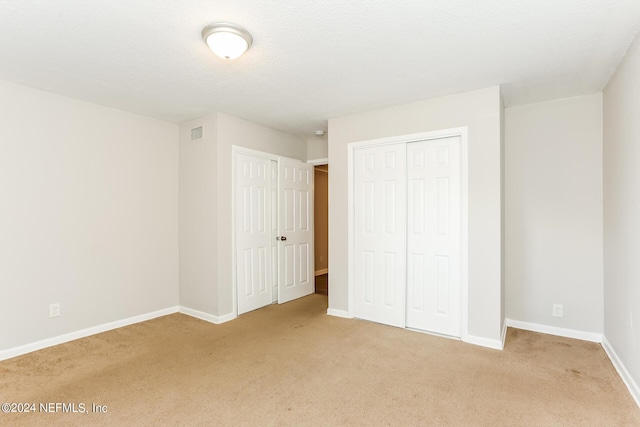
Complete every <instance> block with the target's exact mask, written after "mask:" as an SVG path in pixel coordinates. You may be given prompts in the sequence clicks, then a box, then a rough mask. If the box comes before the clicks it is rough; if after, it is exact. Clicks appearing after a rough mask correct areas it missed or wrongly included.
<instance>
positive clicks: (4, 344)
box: [0, 82, 178, 350]
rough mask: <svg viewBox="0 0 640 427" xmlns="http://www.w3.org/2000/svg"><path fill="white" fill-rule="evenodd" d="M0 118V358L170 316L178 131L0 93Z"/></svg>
mask: <svg viewBox="0 0 640 427" xmlns="http://www.w3.org/2000/svg"><path fill="white" fill-rule="evenodd" d="M0 117H2V126H0V195H1V197H2V198H1V199H0V350H3V349H9V348H14V347H17V346H21V345H25V344H30V343H33V342H36V341H39V340H43V339H46V338H52V337H56V336H59V335H62V334H66V333H70V332H74V331H77V330H80V329H83V328H89V327H92V326H96V325H100V324H103V323H106V322H111V321H115V320H122V319H125V318H128V317H132V316H135V315H141V314H147V313H150V312H153V311H156V310H160V309H165V308H169V307H175V306H176V304H177V300H178V251H177V248H178V126H176V125H174V124H170V123H166V122H162V121H158V120H153V119H149V118H145V117H141V116H137V115H134V114H129V113H124V112H120V111H115V110H113V109H110V108H105V107H101V106H98V105H94V104H89V103H86V102H81V101H77V100H74V99H70V98H65V97H61V96H57V95H53V94H49V93H46V92H41V91H37V90H34V89H29V88H26V87H22V86H18V85H15V84H11V83H6V82H0ZM50 303H60V304H61V316H60V317H57V318H49V317H48V314H49V304H50Z"/></svg>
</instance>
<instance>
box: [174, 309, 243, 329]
mask: <svg viewBox="0 0 640 427" xmlns="http://www.w3.org/2000/svg"><path fill="white" fill-rule="evenodd" d="M178 311H179V312H180V313H182V314H186V315H187V316H191V317H195V318H196V319H200V320H205V321H207V322H210V323H215V324H216V325H219V324H221V323H224V322H228V321H229V320H233V319H235V318H236V317H238V316H236V314H235V313H229V314H225V315H224V316H214V315H213V314H209V313H205V312H203V311H199V310H194V309H193V308H189V307H184V306H180V307H179V309H178Z"/></svg>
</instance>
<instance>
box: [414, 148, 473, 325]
mask: <svg viewBox="0 0 640 427" xmlns="http://www.w3.org/2000/svg"><path fill="white" fill-rule="evenodd" d="M460 160H461V159H460V138H459V137H452V138H443V139H437V140H429V141H421V142H415V143H409V144H407V189H408V194H409V198H408V200H407V209H408V211H407V224H408V225H407V254H408V265H407V281H408V286H407V327H410V328H415V329H421V330H426V331H430V332H436V333H440V334H445V335H451V336H456V337H459V336H460V335H461V283H462V282H461V278H462V273H461V187H460V184H461V182H460V178H461V175H460V173H461V170H460V167H461V166H460Z"/></svg>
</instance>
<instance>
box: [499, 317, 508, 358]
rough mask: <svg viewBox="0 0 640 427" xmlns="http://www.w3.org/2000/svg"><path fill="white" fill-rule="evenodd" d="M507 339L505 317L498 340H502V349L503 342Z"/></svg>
mask: <svg viewBox="0 0 640 427" xmlns="http://www.w3.org/2000/svg"><path fill="white" fill-rule="evenodd" d="M506 340H507V319H504V322H503V323H502V333H501V334H500V341H502V350H504V343H505V341H506Z"/></svg>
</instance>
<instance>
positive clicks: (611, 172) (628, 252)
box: [604, 39, 640, 404]
mask: <svg viewBox="0 0 640 427" xmlns="http://www.w3.org/2000/svg"><path fill="white" fill-rule="evenodd" d="M639 218H640V39H636V41H635V42H634V43H633V45H632V46H631V48H630V49H629V52H628V53H627V56H626V58H625V59H624V60H623V62H622V64H621V65H620V66H619V68H618V70H617V71H616V73H615V74H614V76H613V78H612V79H611V81H610V82H609V84H608V85H607V87H606V88H605V90H604V333H605V337H606V340H607V341H608V343H609V344H610V345H611V347H612V349H613V350H614V351H615V353H616V354H617V356H618V357H619V359H620V361H621V362H622V364H624V366H625V367H626V369H627V371H628V372H629V375H630V378H627V380H629V381H632V382H633V384H632V385H631V386H630V389H632V390H633V391H634V392H635V393H634V394H635V398H636V401H637V402H638V403H639V404H640V220H639Z"/></svg>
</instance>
